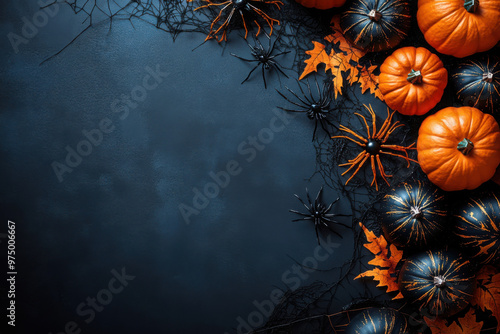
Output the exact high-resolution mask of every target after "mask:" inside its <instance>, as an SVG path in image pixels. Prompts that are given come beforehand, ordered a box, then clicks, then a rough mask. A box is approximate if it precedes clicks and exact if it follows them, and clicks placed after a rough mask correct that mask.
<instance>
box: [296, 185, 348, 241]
mask: <svg viewBox="0 0 500 334" xmlns="http://www.w3.org/2000/svg"><path fill="white" fill-rule="evenodd" d="M322 193H323V187H321V189H320V190H319V192H318V194H317V195H316V198H315V200H314V201H311V197H310V196H309V191H308V190H307V188H306V197H307V202H308V203H305V202H304V201H303V200H302V199H301V198H300V197H299V196H298V195H297V194H295V197H297V199H298V200H299V201H300V203H302V205H304V207H305V208H306V210H307V212H306V213H302V212H299V211H296V210H290V212H292V213H295V214H298V215H300V216H302V217H301V218H297V219H294V220H292V221H294V222H296V221H299V220H306V221H308V220H310V221H312V222H313V223H314V229H315V231H316V238H317V239H318V244H320V239H319V228H320V227H326V228H328V229H329V230H330V231H331V232H332V233H335V234H336V235H338V236H339V237H341V238H342V235H341V234H340V233H338V232H337V231H335V230H333V229H332V228H331V226H330V224H332V223H335V224H338V225H341V226H344V227H346V228H350V227H349V226H347V225H345V224H343V223H339V222H337V221H335V220H333V219H332V218H333V217H335V216H346V215H343V214H335V213H330V211H331V209H332V207H333V205H334V204H335V203H337V201H338V200H339V198H337V199H336V200H335V201H333V202H332V203H331V204H330V205H328V206H326V205H325V204H324V203H323V201H322V200H321V195H322Z"/></svg>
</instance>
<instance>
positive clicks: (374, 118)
mask: <svg viewBox="0 0 500 334" xmlns="http://www.w3.org/2000/svg"><path fill="white" fill-rule="evenodd" d="M363 106H364V107H365V108H366V109H367V110H368V112H369V113H370V115H371V116H372V131H373V135H372V136H371V137H370V135H368V138H375V139H378V137H377V116H376V115H375V111H373V107H372V106H371V105H368V106H367V105H366V104H363ZM384 124H385V123H384Z"/></svg>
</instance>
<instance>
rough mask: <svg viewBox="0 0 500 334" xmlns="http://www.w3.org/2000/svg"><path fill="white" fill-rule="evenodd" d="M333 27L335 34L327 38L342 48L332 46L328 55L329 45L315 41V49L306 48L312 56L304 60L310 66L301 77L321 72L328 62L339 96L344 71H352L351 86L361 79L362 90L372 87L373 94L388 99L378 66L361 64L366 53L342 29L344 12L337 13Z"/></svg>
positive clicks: (348, 79)
mask: <svg viewBox="0 0 500 334" xmlns="http://www.w3.org/2000/svg"><path fill="white" fill-rule="evenodd" d="M331 28H332V33H331V34H330V35H328V36H326V37H325V38H324V39H325V40H326V41H327V42H328V43H329V44H334V45H335V47H338V49H337V50H340V51H339V52H335V48H332V50H331V52H330V54H327V52H326V50H325V48H326V46H325V45H323V44H321V43H319V42H315V41H313V42H312V43H313V44H314V49H313V50H308V51H306V54H308V55H310V56H311V57H310V58H309V59H306V60H305V61H304V62H305V63H306V68H305V69H304V71H303V72H302V74H301V76H300V78H299V80H301V79H303V78H304V77H305V76H307V75H308V74H310V73H312V72H317V71H318V65H320V64H322V63H323V64H325V65H326V66H325V71H328V70H331V72H332V75H333V77H334V78H333V90H334V93H335V98H337V96H338V94H340V95H342V87H344V78H343V74H344V73H347V72H349V74H348V76H347V81H348V82H349V84H350V85H351V86H352V85H354V84H356V83H358V82H359V83H360V84H361V89H362V93H364V92H365V91H366V90H367V89H370V93H371V94H373V95H375V96H376V97H377V98H379V99H380V100H382V101H383V100H384V98H383V96H382V93H380V90H379V89H378V76H376V75H375V74H373V72H374V70H375V69H376V68H377V66H370V67H369V68H366V67H364V66H361V65H359V60H360V59H361V57H363V56H364V55H365V54H366V52H365V51H363V50H360V49H358V48H356V47H354V46H353V45H352V44H350V43H349V42H348V41H347V40H346V39H345V37H344V35H343V34H342V30H341V29H340V15H335V16H334V17H333V18H332V20H331Z"/></svg>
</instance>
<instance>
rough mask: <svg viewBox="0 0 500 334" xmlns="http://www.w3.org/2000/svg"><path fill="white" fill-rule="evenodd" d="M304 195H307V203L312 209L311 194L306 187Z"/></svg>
mask: <svg viewBox="0 0 500 334" xmlns="http://www.w3.org/2000/svg"><path fill="white" fill-rule="evenodd" d="M306 197H307V201H308V202H309V205H310V206H311V210H312V203H313V202H312V201H311V196H310V195H309V190H308V189H307V188H306Z"/></svg>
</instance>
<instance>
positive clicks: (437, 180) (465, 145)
mask: <svg viewBox="0 0 500 334" xmlns="http://www.w3.org/2000/svg"><path fill="white" fill-rule="evenodd" d="M417 152H418V162H419V163H420V167H421V168H422V170H423V171H424V172H425V173H426V174H427V176H428V177H429V180H430V181H431V182H432V183H434V184H435V185H437V186H438V187H440V188H441V189H443V190H446V191H453V190H462V189H475V188H477V187H479V186H480V185H481V184H482V183H483V182H486V181H488V180H489V179H491V178H492V177H493V175H494V174H495V170H496V168H497V166H498V165H499V164H500V128H499V126H498V123H497V121H496V120H495V118H493V116H491V115H489V114H485V113H483V112H482V111H480V110H479V109H476V108H472V107H461V108H453V107H448V108H444V109H442V110H440V111H438V112H437V113H435V114H434V115H431V116H429V117H427V118H426V119H425V120H424V121H423V122H422V125H421V126H420V129H419V132H418V141H417Z"/></svg>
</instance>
